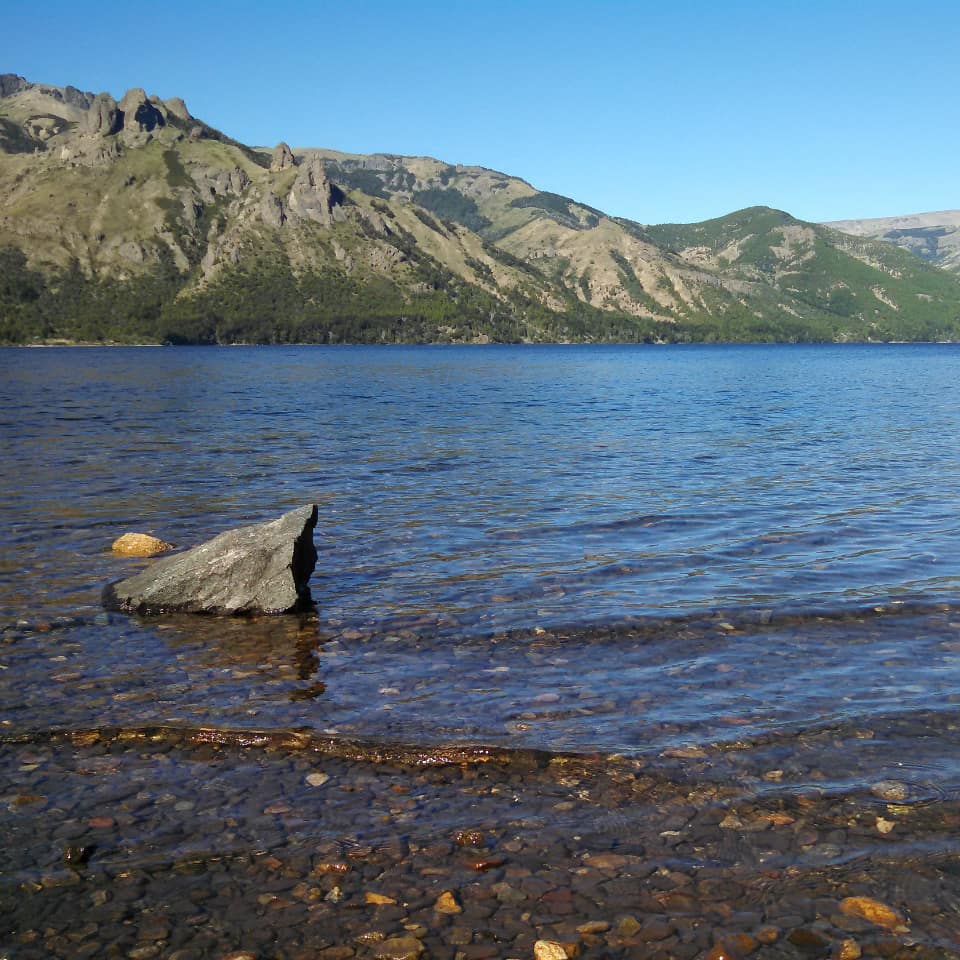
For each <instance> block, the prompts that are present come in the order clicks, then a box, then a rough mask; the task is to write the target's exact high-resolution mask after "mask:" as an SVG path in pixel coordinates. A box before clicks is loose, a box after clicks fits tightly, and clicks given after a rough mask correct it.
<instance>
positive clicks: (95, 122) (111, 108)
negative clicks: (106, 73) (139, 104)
mask: <svg viewBox="0 0 960 960" xmlns="http://www.w3.org/2000/svg"><path fill="white" fill-rule="evenodd" d="M122 126H123V118H122V117H121V116H120V111H119V109H118V107H117V101H116V100H114V99H113V97H111V96H110V94H109V93H98V94H97V95H96V96H95V97H94V98H93V103H92V104H90V109H89V110H88V111H87V117H86V121H85V123H84V132H86V133H92V134H96V135H99V136H101V137H109V136H111V135H112V134H114V133H117V131H118V130H119V129H120V128H121V127H122Z"/></svg>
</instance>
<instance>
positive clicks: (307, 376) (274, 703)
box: [0, 345, 960, 955]
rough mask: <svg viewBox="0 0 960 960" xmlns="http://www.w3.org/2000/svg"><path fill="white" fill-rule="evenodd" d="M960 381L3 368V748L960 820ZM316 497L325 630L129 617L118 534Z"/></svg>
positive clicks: (489, 361)
mask: <svg viewBox="0 0 960 960" xmlns="http://www.w3.org/2000/svg"><path fill="white" fill-rule="evenodd" d="M958 374H960V349H958V348H957V347H953V346H947V345H929V346H816V347H800V346H797V347H786V346H769V347H768V346H743V347H733V346H716V347H663V348H655V347H488V348H487V347H477V348H446V347H444V348H439V347H412V348H382V349H381V348H349V347H343V348H310V347H303V348H271V349H257V348H234V349H176V348H168V349H146V348H142V349H135V348H131V349H126V348H115V349H50V350H19V349H18V350H13V349H11V350H3V351H0V444H2V451H3V467H2V470H0V627H2V629H3V631H4V632H3V639H4V645H3V647H2V648H0V666H2V668H3V669H2V670H0V705H2V712H3V720H2V723H3V728H2V729H3V731H4V733H5V736H6V737H7V738H8V740H10V741H11V742H13V740H16V739H17V738H19V739H20V740H21V741H22V742H26V743H31V742H32V743H40V742H42V740H43V738H44V737H47V736H50V735H51V734H55V733H56V732H57V731H74V732H76V731H81V730H84V731H85V730H105V729H106V728H111V729H127V730H141V731H142V730H145V729H147V728H151V729H165V730H166V729H178V730H186V731H197V730H203V731H211V730H212V731H221V732H222V733H223V734H224V735H227V734H229V735H231V736H234V735H235V734H236V731H259V732H261V733H267V734H270V735H280V734H285V733H289V732H290V731H298V732H299V734H300V735H304V736H308V737H315V738H317V741H318V743H319V742H320V741H322V742H323V743H328V744H329V743H330V742H337V741H339V740H342V741H344V742H347V741H349V742H359V743H365V744H371V743H386V744H405V745H408V746H414V747H418V748H425V747H430V746H437V745H445V746H449V745H466V746H468V747H476V746H479V745H493V746H496V747H498V748H504V749H514V748H533V749H535V750H542V751H552V752H557V751H561V752H566V753H573V754H578V755H582V756H585V757H586V756H594V755H609V754H622V755H623V756H625V757H626V758H628V760H632V761H637V762H642V763H643V764H644V765H645V769H647V770H653V771H657V772H658V773H659V774H662V775H663V776H667V777H670V778H673V779H674V780H677V779H679V780H681V781H683V782H686V783H693V784H705V783H712V784H725V785H726V784H731V783H734V784H738V785H739V789H740V790H741V791H742V795H743V796H748V797H751V798H763V797H768V798H776V797H790V796H793V797H796V796H804V795H805V791H808V790H809V789H811V787H813V788H815V789H816V790H817V791H819V792H821V793H822V792H823V791H828V792H832V793H833V794H835V795H840V796H847V797H858V796H863V797H867V798H868V802H870V803H873V802H875V798H874V799H870V798H871V797H872V796H873V795H872V794H870V789H871V785H872V784H875V783H876V782H877V781H889V780H892V781H895V782H896V783H898V784H899V787H897V788H896V789H897V790H898V791H899V794H898V796H899V797H900V801H901V802H902V803H903V804H905V805H915V806H916V807H917V808H918V809H919V808H921V807H925V806H926V805H929V804H935V803H940V802H952V801H954V800H958V799H960V455H958V453H960V451H958V446H957V437H958V436H960V375H958ZM306 503H317V504H319V508H320V521H319V524H318V528H317V538H316V540H317V547H318V550H319V554H320V557H319V562H318V565H317V570H316V573H315V575H314V578H313V581H312V592H313V597H314V599H315V601H316V603H317V615H316V617H307V618H290V617H282V618H273V619H270V618H267V619H259V620H221V619H210V618H191V617H170V618H158V619H149V618H148V619H136V618H128V617H125V616H122V615H118V614H106V613H104V612H103V611H101V609H100V606H99V595H100V590H101V588H102V587H103V585H104V584H105V583H107V582H108V581H110V580H113V579H117V578H119V577H122V576H125V575H127V574H129V573H130V572H131V571H132V570H134V569H137V568H138V567H139V566H142V565H143V564H144V561H131V560H123V559H117V558H115V557H113V556H112V555H111V554H110V552H109V546H110V543H111V542H112V541H113V539H114V538H115V537H116V536H118V535H119V534H121V533H123V532H125V531H127V530H138V531H147V532H152V533H155V534H156V535H158V536H161V537H163V538H164V539H167V540H170V541H172V542H174V543H176V544H177V545H179V546H188V545H192V544H194V543H197V542H200V541H201V540H204V539H207V538H209V537H210V536H213V535H214V534H216V533H219V532H221V531H222V530H224V529H227V528H230V527H234V526H238V525H242V524H246V523H251V522H256V521H260V520H266V519H270V518H273V517H275V516H277V515H279V514H280V513H282V512H284V511H286V510H288V509H291V508H293V507H296V506H300V505H302V504H306ZM241 769H242V765H238V767H237V771H238V772H237V774H236V776H237V777H239V779H240V780H242V779H243V777H242V775H241V774H240V773H239V771H240V770H241ZM64 789H66V788H64ZM154 839H155V837H154ZM151 842H153V841H151ZM251 842H252V841H251ZM941 852H942V851H941ZM904 856H905V857H907V856H913V853H908V854H904ZM785 955H789V954H785Z"/></svg>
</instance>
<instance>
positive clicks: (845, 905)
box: [840, 897, 909, 933]
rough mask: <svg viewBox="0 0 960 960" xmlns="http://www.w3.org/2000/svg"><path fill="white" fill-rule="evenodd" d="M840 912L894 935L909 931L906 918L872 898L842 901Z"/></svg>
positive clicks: (852, 898) (848, 898)
mask: <svg viewBox="0 0 960 960" xmlns="http://www.w3.org/2000/svg"><path fill="white" fill-rule="evenodd" d="M840 912H841V913H842V914H845V915H846V916H848V917H859V918H860V919H861V920H869V921H870V923H875V924H876V925H877V926H878V927H883V928H884V929H886V930H891V931H893V932H894V933H906V932H907V931H908V929H909V927H907V925H906V922H905V921H904V918H903V917H902V916H901V915H900V914H899V913H898V912H897V911H896V910H894V909H893V907H889V906H887V904H885V903H881V902H880V901H879V900H874V899H873V898H872V897H847V898H846V899H845V900H841V901H840Z"/></svg>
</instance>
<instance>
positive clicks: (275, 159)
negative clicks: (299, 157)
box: [270, 140, 297, 173]
mask: <svg viewBox="0 0 960 960" xmlns="http://www.w3.org/2000/svg"><path fill="white" fill-rule="evenodd" d="M296 162H297V161H296V157H294V155H293V151H292V150H291V149H290V147H289V146H288V145H287V144H286V143H285V142H284V141H283V140H281V141H280V142H279V143H278V144H277V145H276V146H275V147H274V148H273V155H272V157H271V159H270V170H271V172H273V173H280V172H281V171H282V170H288V169H289V168H290V167H293V166H296Z"/></svg>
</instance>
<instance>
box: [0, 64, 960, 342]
mask: <svg viewBox="0 0 960 960" xmlns="http://www.w3.org/2000/svg"><path fill="white" fill-rule="evenodd" d="M0 278H2V279H0V340H6V341H7V342H22V341H32V340H49V339H57V338H63V339H82V340H92V341H98V340H103V339H112V340H126V341H147V342H175V343H179V342H183V343H233V342H262V343H282V342H324V343H329V342H343V341H350V342H422V341H430V342H438V341H439V342H474V341H479V342H486V341H529V342H567V341H588V342H600V341H624V342H637V341H662V342H668V341H680V342H683V341H707V340H891V339H896V340H916V339H924V340H930V339H960V277H957V276H953V275H951V274H948V273H946V272H944V271H942V270H939V269H937V268H936V267H934V266H932V265H931V264H930V263H927V262H924V261H923V260H921V259H918V258H917V257H915V256H913V255H912V254H910V253H908V252H906V251H904V250H901V249H898V248H897V247H895V246H891V245H890V244H889V243H884V242H877V241H875V240H872V239H869V238H867V237H862V236H861V237H857V236H852V235H850V234H849V233H841V232H839V231H837V230H835V229H832V228H831V227H830V226H825V225H819V224H813V223H805V222H803V221H800V220H797V219H796V218H794V217H792V216H790V215H789V214H788V213H785V212H783V211H778V210H773V209H771V208H769V207H751V208H748V209H746V210H740V211H736V212H734V213H731V214H729V215H727V216H725V217H719V218H716V219H714V220H709V221H705V222H703V223H699V224H659V225H647V226H644V225H641V224H639V223H636V222H634V221H632V220H629V219H626V218H619V217H616V216H612V215H610V214H608V213H606V212H604V211H601V210H599V209H597V208H595V207H591V206H588V205H586V204H582V203H579V202H577V201H576V200H575V199H573V198H570V197H565V196H561V195H559V194H555V193H550V192H548V191H540V190H538V189H537V188H536V187H535V186H533V185H532V184H530V183H528V182H526V181H525V180H522V179H520V178H517V177H511V176H510V175H508V174H506V173H501V172H498V171H495V170H490V169H488V168H485V167H482V166H475V165H469V166H468V165H458V164H449V163H446V162H444V161H443V160H438V159H434V158H431V157H405V156H400V155H397V154H390V153H382V154H372V155H358V154H350V153H346V152H343V151H338V150H335V149H331V148H314V147H307V148H298V149H296V150H292V149H291V148H290V147H289V146H288V145H287V144H285V143H282V142H281V143H279V144H277V145H276V146H275V147H274V148H272V149H270V150H267V149H264V148H257V147H249V146H247V145H245V144H242V143H240V142H238V141H236V140H233V139H232V138H230V137H229V136H228V135H226V134H224V133H221V132H220V131H218V130H216V129H215V128H213V127H212V126H210V125H209V124H206V123H204V122H203V121H202V120H200V119H198V118H195V117H193V116H192V115H191V113H190V112H189V110H188V109H187V107H186V104H185V103H184V101H183V100H181V99H179V98H171V99H166V100H162V99H160V98H158V97H155V96H151V95H149V94H148V93H147V92H146V91H144V90H142V89H140V88H134V89H132V90H130V91H127V92H126V93H125V94H124V96H123V97H121V98H120V100H116V99H115V98H114V97H113V96H112V95H110V94H104V93H101V94H92V93H87V92H84V91H81V90H79V89H78V88H74V87H66V88H58V87H50V86H45V85H42V84H34V83H30V82H29V81H26V80H24V79H23V78H22V77H18V76H15V75H12V74H5V75H0Z"/></svg>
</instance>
